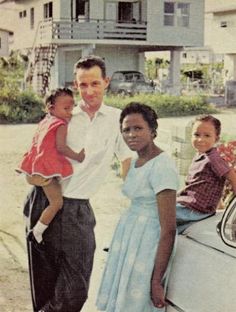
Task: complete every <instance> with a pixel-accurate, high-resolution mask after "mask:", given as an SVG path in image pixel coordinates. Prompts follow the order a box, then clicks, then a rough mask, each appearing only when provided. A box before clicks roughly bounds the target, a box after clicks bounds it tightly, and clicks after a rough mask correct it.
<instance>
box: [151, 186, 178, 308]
mask: <svg viewBox="0 0 236 312" xmlns="http://www.w3.org/2000/svg"><path fill="white" fill-rule="evenodd" d="M157 206H158V212H159V219H160V226H161V233H160V241H159V245H158V248H157V254H156V260H155V265H154V270H153V276H152V284H151V285H152V289H151V297H152V301H153V304H154V306H155V307H157V308H161V307H163V306H165V305H166V302H165V295H164V289H163V286H162V279H163V276H164V274H165V271H166V269H167V266H168V263H169V259H170V256H171V253H172V250H173V247H174V242H175V235H176V191H174V190H164V191H162V192H160V193H158V194H157Z"/></svg>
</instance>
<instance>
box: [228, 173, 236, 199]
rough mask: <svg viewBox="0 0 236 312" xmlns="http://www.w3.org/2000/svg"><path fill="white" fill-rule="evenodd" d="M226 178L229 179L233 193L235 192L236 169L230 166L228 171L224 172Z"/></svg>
mask: <svg viewBox="0 0 236 312" xmlns="http://www.w3.org/2000/svg"><path fill="white" fill-rule="evenodd" d="M226 179H227V180H229V182H230V184H231V186H232V189H233V192H234V194H236V171H235V169H234V168H231V169H230V171H229V172H228V173H227V174H226Z"/></svg>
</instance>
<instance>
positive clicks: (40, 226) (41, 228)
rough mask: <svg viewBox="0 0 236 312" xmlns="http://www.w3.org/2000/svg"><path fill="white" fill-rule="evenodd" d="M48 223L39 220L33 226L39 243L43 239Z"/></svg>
mask: <svg viewBox="0 0 236 312" xmlns="http://www.w3.org/2000/svg"><path fill="white" fill-rule="evenodd" d="M47 227H48V225H46V224H43V223H42V222H40V221H38V222H37V223H36V224H35V226H34V228H33V233H34V237H35V239H36V241H37V242H38V243H41V241H42V240H43V237H42V235H43V232H44V231H45V230H46V229H47Z"/></svg>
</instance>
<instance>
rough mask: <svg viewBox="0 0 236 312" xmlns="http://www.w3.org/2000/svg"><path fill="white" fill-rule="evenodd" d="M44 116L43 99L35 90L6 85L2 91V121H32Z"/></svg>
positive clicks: (0, 99) (0, 98)
mask: <svg viewBox="0 0 236 312" xmlns="http://www.w3.org/2000/svg"><path fill="white" fill-rule="evenodd" d="M43 116H44V112H43V101H42V99H40V98H39V97H38V96H37V95H36V94H35V93H34V92H32V91H30V90H26V91H23V92H20V91H19V90H18V89H17V88H12V89H10V88H8V87H6V86H5V87H4V88H3V89H2V90H1V92H0V122H2V123H7V122H11V123H31V122H33V123H34V122H38V121H39V120H41V119H42V117H43Z"/></svg>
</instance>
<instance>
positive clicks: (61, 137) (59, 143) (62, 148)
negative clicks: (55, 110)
mask: <svg viewBox="0 0 236 312" xmlns="http://www.w3.org/2000/svg"><path fill="white" fill-rule="evenodd" d="M66 137H67V126H65V125H61V126H59V127H58V128H57V133H56V147H57V150H58V152H59V153H61V154H63V155H64V156H66V157H69V158H71V159H73V160H77V161H79V162H82V161H83V160H84V158H85V153H84V149H82V150H81V151H80V152H79V153H76V152H74V151H73V150H72V149H71V148H70V147H69V146H68V145H67V144H66Z"/></svg>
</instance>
